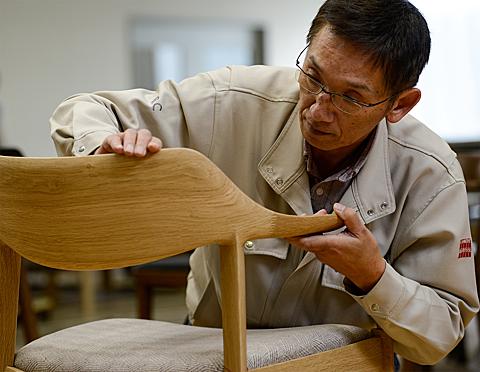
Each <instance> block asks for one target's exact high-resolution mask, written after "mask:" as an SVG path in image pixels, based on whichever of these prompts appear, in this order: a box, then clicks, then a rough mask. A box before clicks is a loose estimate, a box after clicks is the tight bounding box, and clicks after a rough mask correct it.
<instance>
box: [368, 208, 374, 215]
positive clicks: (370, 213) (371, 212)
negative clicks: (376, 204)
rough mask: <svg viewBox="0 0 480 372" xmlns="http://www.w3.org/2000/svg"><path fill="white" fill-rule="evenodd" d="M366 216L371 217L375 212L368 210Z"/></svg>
mask: <svg viewBox="0 0 480 372" xmlns="http://www.w3.org/2000/svg"><path fill="white" fill-rule="evenodd" d="M367 214H368V215H369V216H373V215H374V214H375V212H374V210H373V209H369V210H368V211H367Z"/></svg>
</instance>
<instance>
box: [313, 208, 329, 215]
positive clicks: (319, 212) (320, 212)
mask: <svg viewBox="0 0 480 372" xmlns="http://www.w3.org/2000/svg"><path fill="white" fill-rule="evenodd" d="M327 214H328V213H327V210H326V209H320V210H319V211H318V212H317V213H315V216H326V215H327Z"/></svg>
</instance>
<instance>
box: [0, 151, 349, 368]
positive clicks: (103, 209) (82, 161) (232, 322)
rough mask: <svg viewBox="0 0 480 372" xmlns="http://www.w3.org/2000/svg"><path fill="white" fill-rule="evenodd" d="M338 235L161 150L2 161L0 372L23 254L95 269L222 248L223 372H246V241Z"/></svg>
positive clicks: (208, 167)
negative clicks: (204, 248) (205, 247)
mask: <svg viewBox="0 0 480 372" xmlns="http://www.w3.org/2000/svg"><path fill="white" fill-rule="evenodd" d="M340 226H341V222H340V220H339V219H338V218H337V217H336V216H335V215H328V216H290V215H284V214H279V213H276V212H273V211H270V210H268V209H265V208H264V207H262V206H260V205H259V204H257V203H255V202H254V201H252V200H251V199H250V198H249V197H248V196H246V195H245V194H244V193H243V192H241V191H240V190H239V189H238V188H237V187H236V186H235V185H234V184H233V183H232V182H231V181H230V180H229V179H228V178H227V177H226V176H225V175H224V174H223V173H222V172H221V171H220V170H219V169H218V168H217V167H216V166H215V165H214V164H213V163H212V162H211V161H210V160H208V159H207V158H206V157H205V156H203V155H201V154H200V153H198V152H196V151H194V150H189V149H165V150H162V151H160V153H158V154H155V155H151V156H147V157H146V158H142V159H137V158H127V157H123V156H118V155H103V156H91V157H78V158H74V157H69V158H15V157H0V285H1V287H0V288H1V289H2V290H1V294H0V327H1V328H0V329H1V330H2V335H1V336H0V349H1V352H2V359H0V363H1V364H0V371H3V370H4V368H5V366H6V365H11V364H9V363H11V362H12V360H13V354H14V347H15V341H14V340H15V332H16V328H15V323H16V312H17V308H16V302H17V301H18V273H19V267H20V266H19V262H20V260H19V255H20V256H23V257H26V258H28V259H29V260H31V261H33V262H36V263H39V264H42V265H44V266H49V267H54V268H58V269H66V270H100V269H112V268H119V267H125V266H130V265H136V264H141V263H146V262H151V261H155V260H158V259H161V258H164V257H168V256H172V255H175V254H179V253H182V252H186V251H188V250H191V249H193V248H196V247H200V246H203V245H206V244H209V243H218V244H219V245H220V254H221V260H222V263H221V266H222V270H221V275H222V299H221V300H222V320H223V328H224V354H225V361H224V363H225V369H226V370H235V371H242V370H246V339H245V337H246V336H245V328H246V320H245V277H244V275H245V274H244V257H243V242H244V241H245V240H248V239H259V238H267V237H272V236H276V237H289V236H295V235H303V234H309V233H313V232H321V231H328V230H333V229H335V228H338V227H340ZM12 302H13V303H12ZM13 305H14V306H13ZM4 330H5V331H4ZM12 340H13V341H12Z"/></svg>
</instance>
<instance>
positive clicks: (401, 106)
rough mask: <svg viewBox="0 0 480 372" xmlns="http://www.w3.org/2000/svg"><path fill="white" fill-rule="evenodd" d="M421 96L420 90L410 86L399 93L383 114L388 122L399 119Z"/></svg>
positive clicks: (394, 121)
mask: <svg viewBox="0 0 480 372" xmlns="http://www.w3.org/2000/svg"><path fill="white" fill-rule="evenodd" d="M421 96H422V92H420V89H417V88H410V89H407V90H405V91H403V92H402V93H400V94H399V96H398V97H397V98H396V99H395V102H394V103H393V105H392V107H391V108H390V110H389V111H388V112H387V115H385V117H386V119H387V121H388V122H389V123H396V122H398V121H400V120H401V119H402V118H403V117H404V116H405V115H407V114H408V112H409V111H410V110H411V109H412V108H413V107H414V106H415V105H416V104H417V103H418V101H420V98H421Z"/></svg>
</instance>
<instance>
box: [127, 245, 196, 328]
mask: <svg viewBox="0 0 480 372" xmlns="http://www.w3.org/2000/svg"><path fill="white" fill-rule="evenodd" d="M189 258H190V254H189V253H183V254H180V255H177V256H172V257H168V258H165V259H163V260H159V261H156V262H153V263H149V264H145V265H139V266H134V267H133V268H132V275H133V278H134V282H135V290H136V296H137V316H138V318H140V319H152V302H153V291H154V289H155V288H185V287H186V285H187V275H188V272H189V271H190V266H189Z"/></svg>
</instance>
